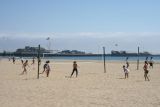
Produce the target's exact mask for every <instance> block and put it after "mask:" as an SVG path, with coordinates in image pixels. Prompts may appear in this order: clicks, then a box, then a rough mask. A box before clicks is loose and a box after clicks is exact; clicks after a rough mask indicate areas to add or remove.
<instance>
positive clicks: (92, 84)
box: [0, 59, 160, 107]
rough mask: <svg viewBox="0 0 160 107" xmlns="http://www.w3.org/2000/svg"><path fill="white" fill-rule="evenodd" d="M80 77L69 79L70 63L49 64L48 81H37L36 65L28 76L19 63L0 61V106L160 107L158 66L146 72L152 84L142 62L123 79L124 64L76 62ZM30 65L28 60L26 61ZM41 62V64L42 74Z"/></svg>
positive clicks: (43, 75)
mask: <svg viewBox="0 0 160 107" xmlns="http://www.w3.org/2000/svg"><path fill="white" fill-rule="evenodd" d="M77 63H78V65H79V66H80V68H78V69H79V76H78V78H75V75H74V76H73V78H69V76H70V74H71V72H72V64H73V62H72V61H51V63H50V67H51V72H50V75H49V78H47V77H46V75H45V74H41V75H40V78H39V79H37V63H36V65H35V68H33V66H31V65H30V67H29V68H28V74H27V75H19V74H20V73H21V72H22V70H23V69H22V65H21V62H20V61H18V62H17V61H16V64H12V62H9V61H8V60H7V59H3V60H0V107H160V64H155V65H154V69H149V71H150V72H149V78H150V80H151V81H149V82H148V81H144V77H143V75H144V72H143V63H142V62H141V63H140V67H139V68H140V69H139V70H136V62H132V63H130V74H129V78H128V79H124V73H123V69H122V66H123V64H125V62H116V61H114V62H106V70H107V72H106V73H104V70H103V62H100V61H78V62H77ZM29 64H31V61H29ZM43 64H44V61H43V63H42V65H41V68H40V72H42V68H43Z"/></svg>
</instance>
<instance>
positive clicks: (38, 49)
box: [37, 45, 40, 79]
mask: <svg viewBox="0 0 160 107" xmlns="http://www.w3.org/2000/svg"><path fill="white" fill-rule="evenodd" d="M39 65H40V45H39V46H38V74H37V79H39Z"/></svg>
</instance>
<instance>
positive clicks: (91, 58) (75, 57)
mask: <svg viewBox="0 0 160 107" xmlns="http://www.w3.org/2000/svg"><path fill="white" fill-rule="evenodd" d="M152 57H153V60H154V61H158V62H159V61H160V56H152ZM105 58H106V60H108V61H125V60H126V57H120V56H106V57H105ZM45 59H53V60H103V57H102V56H56V57H45ZM137 59H138V57H134V56H132V57H128V61H137ZM139 60H140V61H145V60H146V57H139ZM149 60H150V57H148V61H149Z"/></svg>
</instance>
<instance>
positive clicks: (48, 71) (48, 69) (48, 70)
mask: <svg viewBox="0 0 160 107" xmlns="http://www.w3.org/2000/svg"><path fill="white" fill-rule="evenodd" d="M49 63H50V61H47V65H46V74H47V77H49V73H50V70H51V69H50V66H49Z"/></svg>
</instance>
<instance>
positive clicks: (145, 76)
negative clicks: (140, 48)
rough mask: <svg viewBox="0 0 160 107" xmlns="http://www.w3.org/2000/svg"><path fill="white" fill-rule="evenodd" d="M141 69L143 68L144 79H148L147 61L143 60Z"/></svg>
mask: <svg viewBox="0 0 160 107" xmlns="http://www.w3.org/2000/svg"><path fill="white" fill-rule="evenodd" d="M143 70H144V78H145V81H146V80H148V81H150V80H149V78H148V73H149V70H148V62H147V61H145V62H144V66H143Z"/></svg>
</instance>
